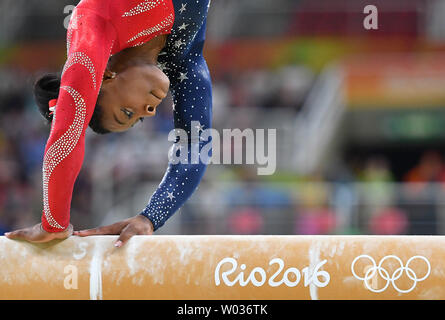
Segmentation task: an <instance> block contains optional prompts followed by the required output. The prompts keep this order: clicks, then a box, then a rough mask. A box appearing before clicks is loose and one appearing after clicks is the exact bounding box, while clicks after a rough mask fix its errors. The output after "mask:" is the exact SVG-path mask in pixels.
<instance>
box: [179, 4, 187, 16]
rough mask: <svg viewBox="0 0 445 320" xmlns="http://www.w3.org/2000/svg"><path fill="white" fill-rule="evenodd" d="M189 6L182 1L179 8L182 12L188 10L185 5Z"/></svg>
mask: <svg viewBox="0 0 445 320" xmlns="http://www.w3.org/2000/svg"><path fill="white" fill-rule="evenodd" d="M186 6H187V3H186V4H184V3H181V9H179V12H180V13H181V14H182V13H183V12H184V11H185V10H187V9H186V8H185V7H186Z"/></svg>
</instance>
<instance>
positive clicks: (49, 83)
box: [34, 73, 60, 122]
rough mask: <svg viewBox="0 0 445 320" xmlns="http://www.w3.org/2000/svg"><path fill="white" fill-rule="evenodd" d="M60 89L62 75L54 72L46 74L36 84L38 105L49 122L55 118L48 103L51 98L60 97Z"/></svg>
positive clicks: (35, 95) (35, 90)
mask: <svg viewBox="0 0 445 320" xmlns="http://www.w3.org/2000/svg"><path fill="white" fill-rule="evenodd" d="M59 89H60V77H59V76H58V75H56V74H53V73H50V74H46V75H44V76H43V77H41V78H40V79H39V80H37V82H36V83H35V84H34V97H35V99H36V103H37V106H38V108H39V111H40V113H41V114H42V116H43V117H44V118H45V119H46V120H48V122H51V121H52V120H53V116H52V115H50V111H49V105H48V104H49V102H50V100H53V99H57V98H58V96H59Z"/></svg>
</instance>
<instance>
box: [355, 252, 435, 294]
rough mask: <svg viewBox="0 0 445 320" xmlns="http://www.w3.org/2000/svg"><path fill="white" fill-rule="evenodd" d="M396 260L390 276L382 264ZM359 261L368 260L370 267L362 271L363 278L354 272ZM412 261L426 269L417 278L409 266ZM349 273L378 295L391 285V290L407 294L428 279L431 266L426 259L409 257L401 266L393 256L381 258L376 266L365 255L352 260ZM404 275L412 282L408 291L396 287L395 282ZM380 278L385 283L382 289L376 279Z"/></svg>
mask: <svg viewBox="0 0 445 320" xmlns="http://www.w3.org/2000/svg"><path fill="white" fill-rule="evenodd" d="M390 259H393V260H396V261H397V264H398V265H399V266H398V268H397V269H395V270H394V271H393V272H392V274H390V271H388V270H386V269H385V268H383V267H382V265H383V263H384V262H385V261H387V260H390ZM359 260H365V261H366V260H368V261H370V262H371V264H370V265H368V266H367V267H366V268H365V269H364V275H363V276H359V275H358V274H357V272H356V270H355V269H356V263H357V262H358V261H359ZM414 260H418V261H423V262H424V263H425V265H426V267H427V271H426V272H425V273H424V274H423V275H421V276H419V275H418V274H417V273H416V272H415V271H414V270H413V269H412V268H411V267H410V264H411V263H412V262H413V261H414ZM351 271H352V274H353V275H354V277H355V278H356V279H358V280H361V281H363V282H364V285H365V287H366V289H368V290H370V291H372V292H375V293H380V292H383V291H385V290H386V289H387V288H388V286H389V285H390V284H391V285H392V286H393V288H394V289H395V290H396V291H398V292H400V293H408V292H411V291H413V290H414V288H415V287H416V285H417V282H420V281H423V280H425V279H426V278H428V276H429V275H430V273H431V265H430V262H429V261H428V259H427V258H425V257H423V256H414V257H411V258H410V259H408V261H407V262H406V265H404V264H403V262H402V260H401V259H400V258H399V257H397V256H395V255H389V256H385V257H384V258H382V259H381V260H380V262H379V263H378V264H377V263H376V261H375V260H374V258H372V257H371V256H368V255H366V254H363V255H360V256H358V257H356V258H355V259H354V261H352V264H351ZM404 273H406V276H407V277H408V278H409V279H410V280H411V281H412V282H413V283H412V285H411V287H409V288H408V289H401V288H399V287H398V285H397V283H396V281H397V280H399V279H400V278H401V277H402V275H403V274H404ZM379 277H380V278H382V279H383V280H385V281H386V283H385V285H384V286H383V287H382V288H380V289H379V288H378V278H379Z"/></svg>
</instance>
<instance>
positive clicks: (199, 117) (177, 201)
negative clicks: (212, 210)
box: [74, 23, 212, 247]
mask: <svg viewBox="0 0 445 320" xmlns="http://www.w3.org/2000/svg"><path fill="white" fill-rule="evenodd" d="M204 35H205V23H204V25H203V26H202V27H201V29H200V30H199V32H198V33H197V35H196V37H195V40H194V41H193V42H192V43H191V45H190V48H187V50H184V52H183V54H181V55H178V54H175V56H176V59H172V56H173V54H172V52H171V51H170V52H169V50H168V49H166V52H167V54H163V55H160V57H159V60H158V61H159V63H160V64H161V65H163V66H164V67H165V73H166V74H167V75H168V76H169V79H170V84H171V92H172V95H173V99H174V103H175V108H174V122H175V128H177V129H182V130H184V132H186V133H187V135H188V143H187V145H180V144H179V143H178V144H175V145H174V146H173V150H176V151H177V152H178V153H179V152H180V151H179V149H180V148H181V149H182V150H186V149H188V152H187V153H185V155H186V156H187V157H186V158H187V159H188V163H181V162H179V163H174V162H173V161H170V162H169V164H168V168H167V171H166V173H165V175H164V177H163V179H162V181H161V183H160V185H159V186H158V188H157V189H156V191H155V192H154V194H153V195H152V196H151V198H150V200H149V203H148V205H147V207H146V208H145V209H144V210H143V212H142V213H141V214H139V215H137V216H135V217H131V218H129V219H126V220H123V221H120V222H117V223H114V224H112V225H108V226H103V227H99V228H94V229H88V230H82V231H77V232H75V233H74V234H75V235H78V236H90V235H101V234H109V235H110V234H115V235H117V234H119V235H120V236H119V238H118V239H117V241H116V242H115V246H116V247H120V246H122V245H123V244H125V243H126V242H127V241H128V240H129V239H130V238H131V237H132V236H134V235H150V234H152V233H153V231H155V230H157V229H159V228H160V227H161V226H162V225H163V224H164V223H165V222H166V221H167V219H169V218H170V217H171V216H172V215H173V214H174V213H175V212H176V211H177V210H178V209H179V208H180V207H181V206H182V205H183V204H184V203H185V202H186V201H187V200H188V199H189V198H190V196H191V195H192V194H193V192H194V191H195V190H196V188H197V187H198V185H199V183H200V181H201V179H202V177H203V175H204V172H205V169H206V166H207V165H206V163H205V162H202V161H198V163H196V164H195V163H192V162H195V161H191V160H193V159H191V151H192V148H193V146H198V147H199V150H201V149H202V148H203V147H204V146H207V148H206V153H207V154H208V155H209V156H210V155H211V149H210V148H209V147H210V146H211V144H210V143H211V142H209V141H201V140H199V143H197V144H194V143H192V141H191V139H190V138H191V134H190V132H191V131H190V130H196V128H191V127H190V126H191V121H196V122H198V121H199V124H200V125H201V127H202V128H203V129H207V128H210V127H211V119H212V91H211V90H212V88H211V79H210V73H209V70H208V68H207V64H206V62H205V60H204V57H203V55H202V48H203V45H204ZM186 78H187V79H186ZM186 146H188V148H185V147H186ZM147 218H148V219H147Z"/></svg>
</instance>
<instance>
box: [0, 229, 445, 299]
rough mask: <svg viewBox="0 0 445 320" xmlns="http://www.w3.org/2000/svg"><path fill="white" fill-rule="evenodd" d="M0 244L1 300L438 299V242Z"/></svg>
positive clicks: (443, 292) (146, 239)
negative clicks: (119, 245)
mask: <svg viewBox="0 0 445 320" xmlns="http://www.w3.org/2000/svg"><path fill="white" fill-rule="evenodd" d="M116 239H117V237H115V236H96V237H87V238H79V237H70V238H69V239H67V240H64V241H53V242H51V243H47V244H30V243H26V242H22V241H13V240H9V239H7V238H5V237H0V264H1V268H0V299H2V300H5V299H59V300H60V299H154V300H157V299H162V300H176V299H180V300H195V299H200V300H225V299H231V300H238V299H242V300H249V299H255V300H274V299H284V300H288V299H289V300H294V299H298V300H299V299H337V300H344V299H379V300H381V299H428V300H432V299H445V237H442V236H137V237H134V238H132V239H131V240H130V241H129V242H128V243H127V244H126V245H125V246H123V247H122V248H115V247H114V246H113V244H114V241H116Z"/></svg>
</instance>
